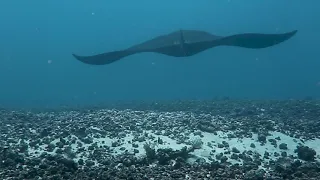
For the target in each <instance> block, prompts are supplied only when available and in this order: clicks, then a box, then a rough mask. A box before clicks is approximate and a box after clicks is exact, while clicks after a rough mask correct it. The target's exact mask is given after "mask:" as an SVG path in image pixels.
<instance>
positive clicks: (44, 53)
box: [0, 0, 320, 107]
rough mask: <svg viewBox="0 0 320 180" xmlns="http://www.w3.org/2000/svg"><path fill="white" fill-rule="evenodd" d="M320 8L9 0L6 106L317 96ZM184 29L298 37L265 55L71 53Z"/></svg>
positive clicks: (0, 71)
mask: <svg viewBox="0 0 320 180" xmlns="http://www.w3.org/2000/svg"><path fill="white" fill-rule="evenodd" d="M319 6H320V1H319V2H318V1H308V2H307V1H306V2H302V1H301V0H290V1H288V0H268V1H257V0H246V1H239V0H230V1H228V0H201V1H194V0H176V1H172V0H162V1H147V0H141V1H129V0H126V1H125V0H117V1H105V0H96V1H88V0H54V1H43V0H33V1H21V0H10V1H5V0H3V1H1V2H0V23H1V24H0V28H1V29H0V32H1V33H0V47H1V48H0V105H1V106H4V107H45V106H51V107H54V106H60V105H71V106H72V105H90V104H96V103H108V102H115V101H131V100H137V101H142V100H164V99H165V100H175V99H211V98H215V97H222V96H229V97H231V98H252V99H287V98H295V99H296V98H305V97H307V96H308V97H313V98H320V83H319V82H320V71H319V69H320V59H319V47H320V34H319V32H320V21H318V20H317V19H319V18H320V11H319V10H318V7H319ZM178 29H196V30H203V31H208V32H211V33H213V34H217V35H230V34H234V33H244V32H257V33H277V32H279V33H283V32H288V31H292V30H295V29H297V30H298V33H297V34H296V36H294V37H293V38H292V39H290V40H288V41H286V42H284V43H282V44H280V45H277V46H274V47H271V48H267V49H260V50H252V49H243V48H237V47H218V48H214V49H210V50H208V51H205V52H203V53H201V54H198V55H195V56H193V57H187V58H173V57H169V56H164V55H159V54H154V53H144V54H137V55H134V56H130V57H127V58H124V59H123V60H121V61H118V62H116V63H114V64H110V65H106V66H90V65H86V64H83V63H80V62H78V61H77V60H75V59H74V58H73V57H72V56H71V53H77V54H79V55H92V54H95V53H102V52H106V51H112V50H119V49H122V48H126V47H129V46H131V45H134V44H136V43H140V42H143V41H145V40H148V39H151V38H153V37H155V36H158V35H161V34H166V33H170V32H172V31H175V30H178Z"/></svg>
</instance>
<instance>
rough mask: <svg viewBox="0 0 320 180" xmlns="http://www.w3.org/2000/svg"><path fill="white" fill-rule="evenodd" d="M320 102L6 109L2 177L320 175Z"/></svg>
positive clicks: (0, 121)
mask: <svg viewBox="0 0 320 180" xmlns="http://www.w3.org/2000/svg"><path fill="white" fill-rule="evenodd" d="M319 154H320V101H313V100H283V101H250V100H212V101H176V102H161V103H159V102H158V103H130V104H129V103H128V104H116V105H109V106H103V107H87V108H74V109H71V108H65V109H52V110H18V109H5V108H2V109H0V179H1V180H2V179H3V180H5V179H54V180H59V179H77V180H78V179H79V180H81V179H88V180H89V179H95V180H100V179H101V180H102V179H106V180H108V179H110V180H113V179H115V180H116V179H117V180H118V179H123V180H135V179H137V180H140V179H143V180H158V179H168V180H169V179H181V180H182V179H186V180H187V179H190V180H193V179H203V180H210V179H217V180H219V179H221V180H224V179H244V180H264V179H266V180H280V179H309V180H310V179H315V180H319V179H320V162H319V160H320V157H319Z"/></svg>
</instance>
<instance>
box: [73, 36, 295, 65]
mask: <svg viewBox="0 0 320 180" xmlns="http://www.w3.org/2000/svg"><path fill="white" fill-rule="evenodd" d="M296 33H297V30H294V31H291V32H286V33H282V34H280V33H279V34H262V33H242V34H234V35H230V36H217V35H213V34H211V33H208V32H205V31H199V30H178V31H175V32H172V33H169V34H165V35H161V36H157V37H155V38H153V39H150V40H148V41H145V42H142V43H140V44H137V45H133V46H131V47H129V48H127V49H123V50H117V51H110V52H106V53H102V54H96V55H91V56H79V55H76V54H72V55H73V57H75V58H76V59H77V60H79V61H81V62H83V63H85V64H90V65H105V64H111V63H113V62H115V61H118V60H120V59H122V58H125V57H127V56H131V55H134V54H138V53H146V52H152V53H159V54H164V55H167V56H172V57H188V56H193V55H196V54H199V53H201V52H203V51H206V50H208V49H210V48H214V47H217V46H235V47H242V48H250V49H261V48H267V47H271V46H274V45H277V44H280V43H282V42H284V41H286V40H288V39H290V38H291V37H292V36H294V35H295V34H296Z"/></svg>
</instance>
